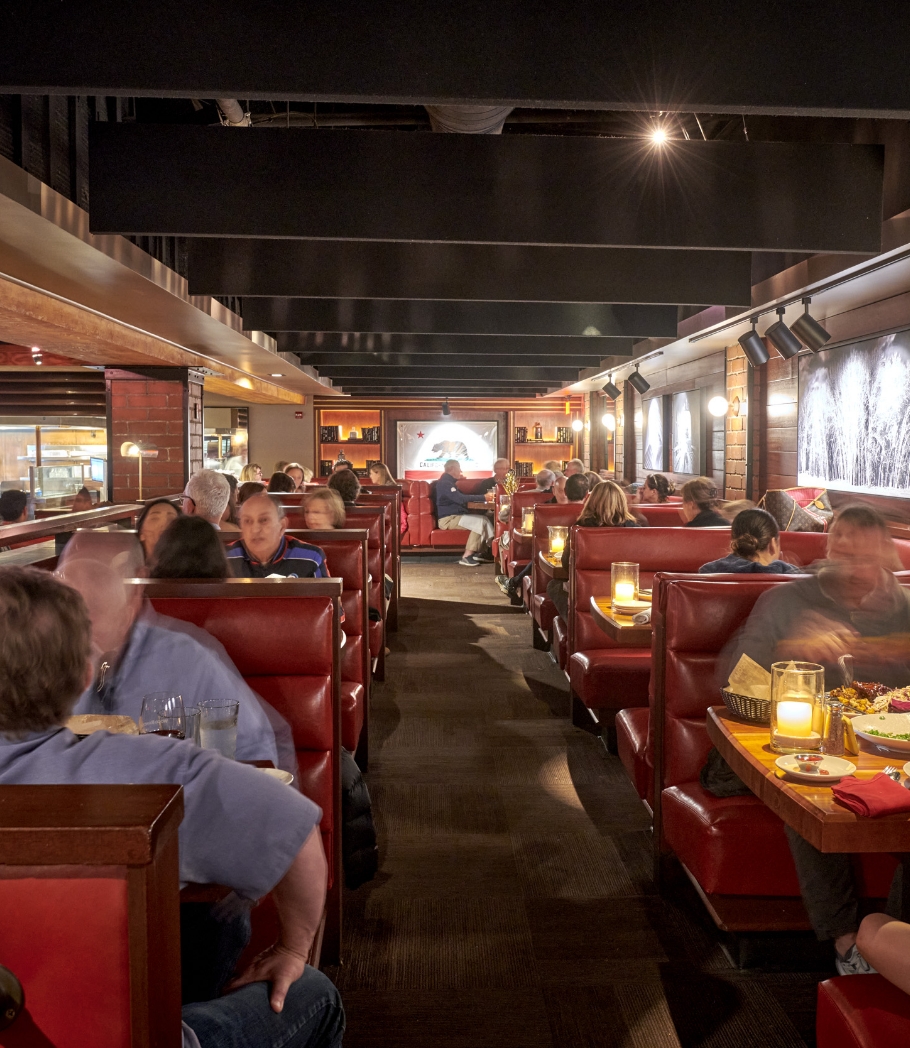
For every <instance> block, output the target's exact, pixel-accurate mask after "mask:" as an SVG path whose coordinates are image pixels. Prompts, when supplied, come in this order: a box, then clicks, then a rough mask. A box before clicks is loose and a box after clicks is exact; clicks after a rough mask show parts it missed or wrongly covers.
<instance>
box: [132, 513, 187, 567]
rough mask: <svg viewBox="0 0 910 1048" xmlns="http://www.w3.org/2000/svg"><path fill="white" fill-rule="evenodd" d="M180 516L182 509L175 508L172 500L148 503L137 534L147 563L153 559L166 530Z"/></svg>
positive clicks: (140, 519) (139, 520)
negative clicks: (156, 546)
mask: <svg viewBox="0 0 910 1048" xmlns="http://www.w3.org/2000/svg"><path fill="white" fill-rule="evenodd" d="M180 516H182V514H181V512H180V508H179V507H178V506H175V505H174V503H173V502H171V500H170V499H154V500H153V501H151V502H146V504H145V506H144V508H143V510H142V512H141V513H140V514H139V518H138V520H137V521H136V534H137V535H138V536H139V542H140V544H141V545H142V552H143V553H144V554H145V560H146V563H148V562H149V561H150V560H151V559H152V553H153V551H154V549H155V545H156V544H157V542H158V539H160V538H161V536H162V535H163V534H164V530H165V528H166V527H167V526H168V525H169V524H170V523H171V521H174V520H176V519H177V518H178V517H180Z"/></svg>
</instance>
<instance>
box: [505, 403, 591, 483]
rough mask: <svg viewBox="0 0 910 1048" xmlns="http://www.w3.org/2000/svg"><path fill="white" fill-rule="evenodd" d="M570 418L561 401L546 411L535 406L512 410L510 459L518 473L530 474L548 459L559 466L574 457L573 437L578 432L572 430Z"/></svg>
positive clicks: (574, 441)
mask: <svg viewBox="0 0 910 1048" xmlns="http://www.w3.org/2000/svg"><path fill="white" fill-rule="evenodd" d="M572 417H573V416H572V415H567V414H566V413H565V409H564V408H563V407H562V405H561V404H560V406H559V408H558V409H555V408H554V409H550V410H547V411H545V410H542V409H541V408H535V409H534V410H531V411H513V412H512V461H513V462H514V463H515V466H516V469H517V470H518V472H519V475H521V476H533V475H534V474H535V473H537V472H538V471H539V470H541V469H543V468H544V465H545V463H547V462H549V461H551V460H555V461H556V462H559V463H560V468H562V466H563V465H565V463H566V462H568V461H569V459H572V458H577V457H578V439H577V438H578V437H580V435H581V434H576V433H575V431H574V430H573V429H572ZM538 427H539V428H538ZM536 435H539V438H540V439H537V436H536Z"/></svg>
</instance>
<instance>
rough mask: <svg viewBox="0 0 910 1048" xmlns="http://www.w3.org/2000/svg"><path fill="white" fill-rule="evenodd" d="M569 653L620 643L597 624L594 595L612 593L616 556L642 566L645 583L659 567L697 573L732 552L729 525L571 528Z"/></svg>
mask: <svg viewBox="0 0 910 1048" xmlns="http://www.w3.org/2000/svg"><path fill="white" fill-rule="evenodd" d="M569 549H570V555H569V622H568V624H567V625H568V645H569V646H568V652H569V654H570V655H571V654H573V653H574V652H576V651H589V650H591V649H593V648H612V647H617V646H619V642H616V641H612V640H610V638H609V637H607V635H606V634H605V633H604V632H603V631H602V630H601V629H600V628H599V627H598V626H597V624H596V623H595V622H594V619H593V617H592V616H591V611H590V607H591V597H603V596H605V595H608V594H609V593H610V566H611V564H612V563H613V561H614V560H627V561H632V562H633V563H635V564H638V566H639V585H640V586H641V587H642V588H643V589H647V588H649V587H650V586H651V583H652V580H653V578H654V575H655V573H656V572H658V571H690V572H695V571H698V569H699V568H700V567H701V566H702V564H705V563H707V562H708V561H710V560H717V559H718V558H719V557H723V556H725V555H726V554H727V553H728V552H729V550H730V533H729V532H728V531H726V530H725V529H723V528H717V529H715V528H686V529H683V528H582V527H578V526H575V527H573V528H572V529H571V530H570V532H569Z"/></svg>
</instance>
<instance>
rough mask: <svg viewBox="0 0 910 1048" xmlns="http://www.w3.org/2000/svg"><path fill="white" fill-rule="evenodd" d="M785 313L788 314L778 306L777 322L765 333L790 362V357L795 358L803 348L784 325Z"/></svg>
mask: <svg viewBox="0 0 910 1048" xmlns="http://www.w3.org/2000/svg"><path fill="white" fill-rule="evenodd" d="M784 313H786V309H785V308H784V307H783V306H778V307H777V320H775V322H774V323H773V324H772V325H771V326H770V327H769V328H768V330H767V331H766V332H765V338H766V339H768V341H769V342H770V343H771V345H772V346H774V348H775V349H776V350H777V352H778V353H780V355H781V356H782V357H783V358H784V360H789V359H790V357H795V356H796V354H797V353H798V352H799V351H800V350H801V349H802V348H803V347H802V343H801V342H800V340H799V339H798V338H797V337H796V335H794V334H793V332H792V331H791V330H790V329H789V328H788V327H787V325H786V324H785V323H784Z"/></svg>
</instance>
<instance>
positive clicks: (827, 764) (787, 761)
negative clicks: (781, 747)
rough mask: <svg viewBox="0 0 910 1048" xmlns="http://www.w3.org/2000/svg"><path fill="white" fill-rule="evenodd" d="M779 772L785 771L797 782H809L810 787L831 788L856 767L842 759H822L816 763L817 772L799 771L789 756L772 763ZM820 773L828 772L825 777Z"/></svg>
mask: <svg viewBox="0 0 910 1048" xmlns="http://www.w3.org/2000/svg"><path fill="white" fill-rule="evenodd" d="M774 763H775V764H776V765H777V766H778V768H780V770H781V771H785V772H786V773H787V774H788V775H790V776H791V777H792V778H794V779H797V780H798V781H799V782H809V783H812V785H813V786H814V785H819V786H831V785H833V784H834V783H835V782H840V780H841V779H843V778H844V777H845V776H846V775H852V774H853V773H854V772H855V771H856V765H855V764H851V763H850V762H849V761H845V760H844V759H843V758H842V757H824V758H823V759H822V760H820V761H819V762H818V765H817V766H818V769H819V771H817V772H815V771H800V770H799V765H798V764H797V762H796V758H795V757H794V756H792V755H790V754H788V755H787V756H785V757H778V758H777V760H776V761H775V762H774ZM821 771H826V772H828V774H827V775H822V774H820V772H821Z"/></svg>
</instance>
